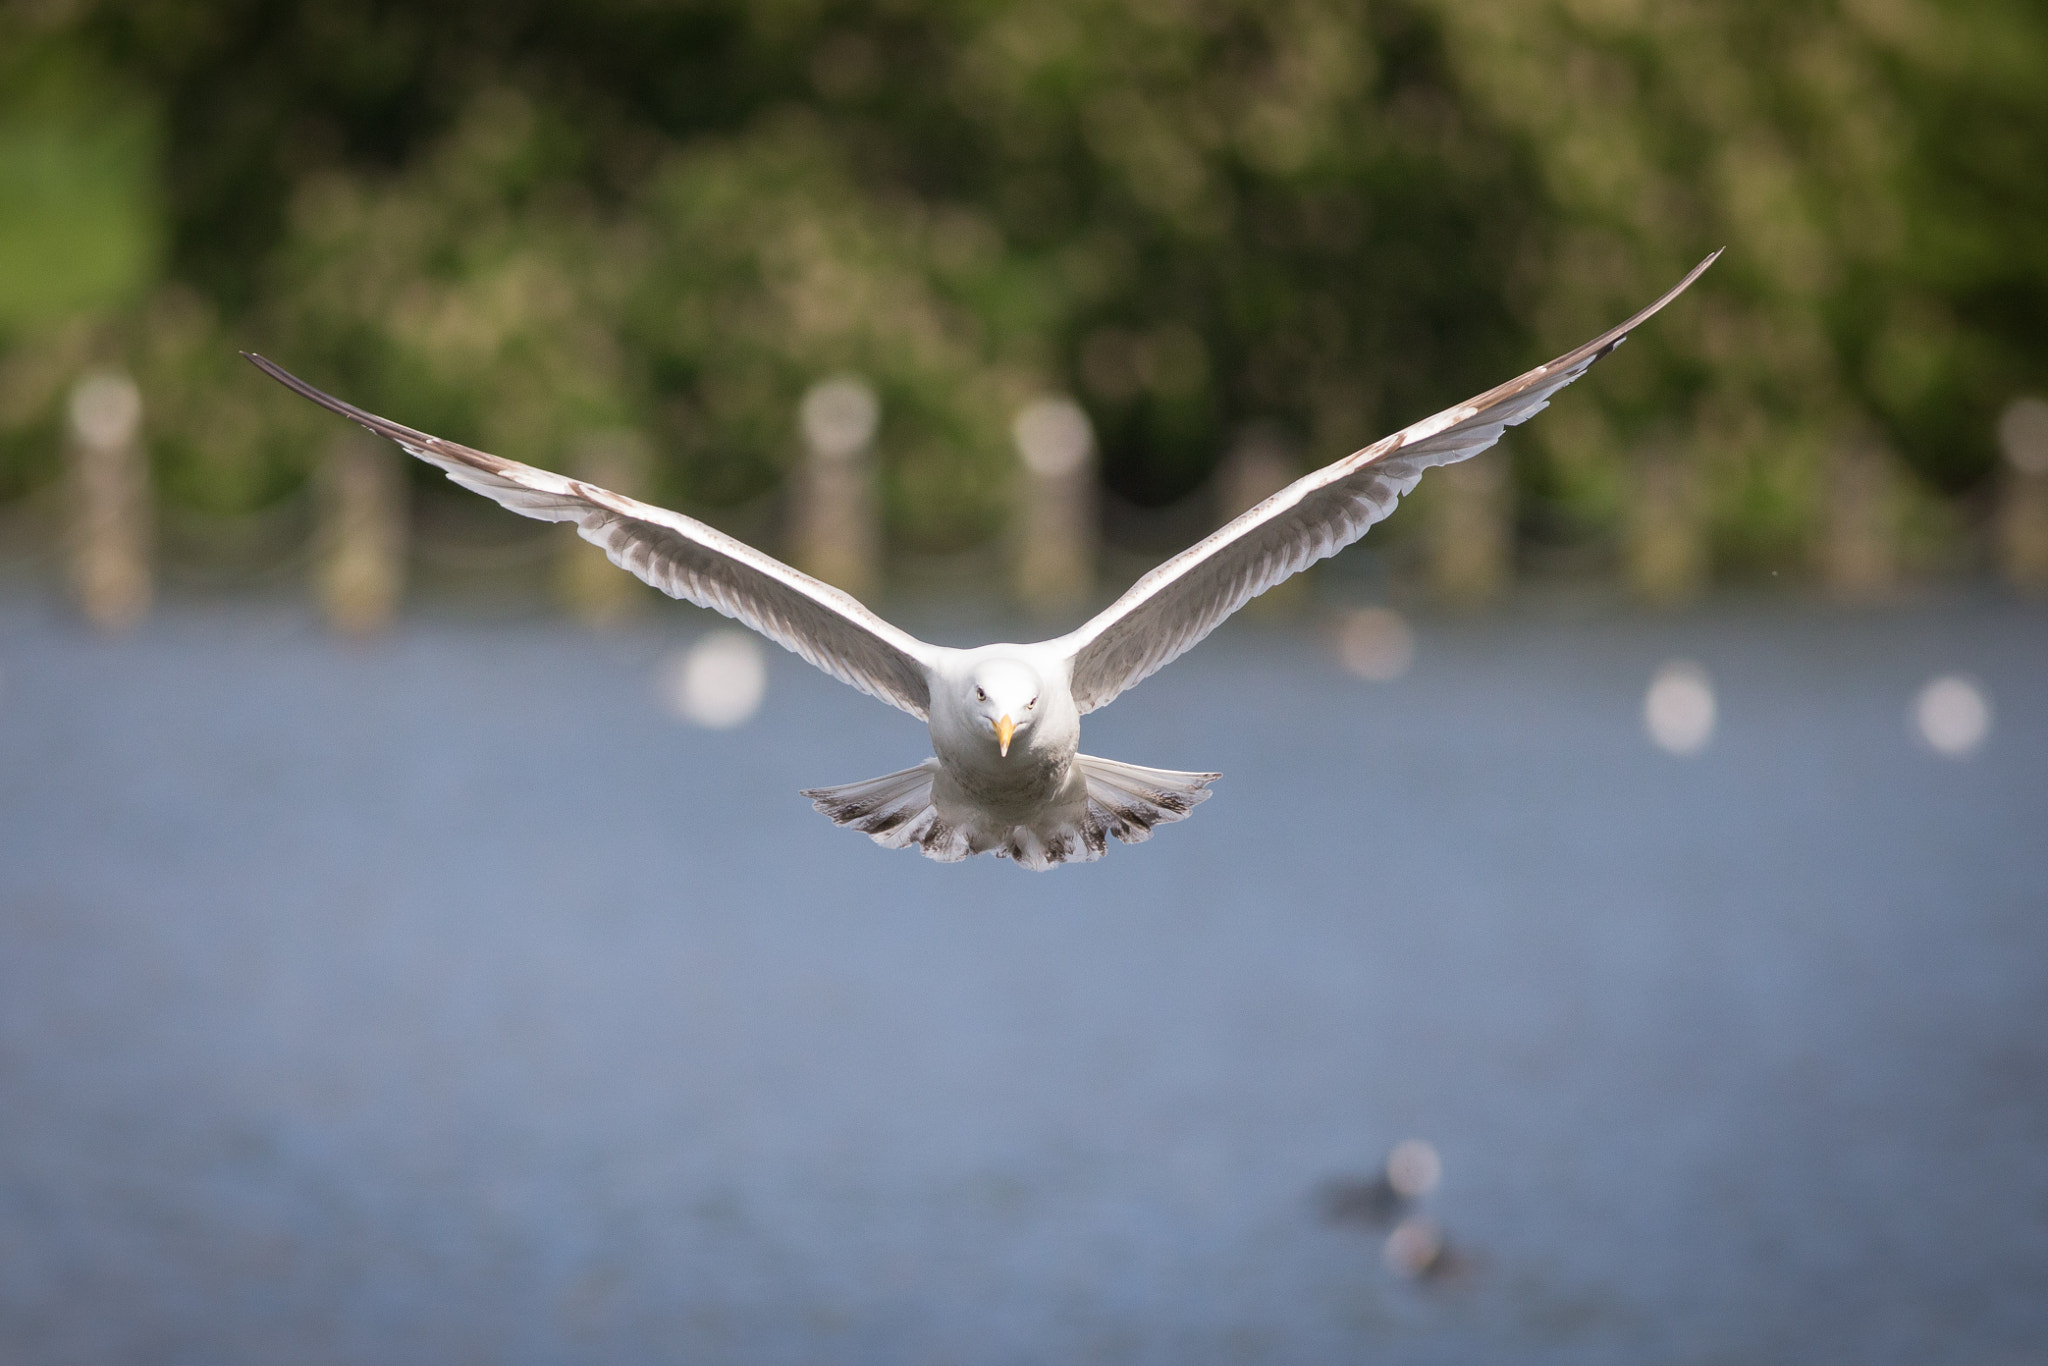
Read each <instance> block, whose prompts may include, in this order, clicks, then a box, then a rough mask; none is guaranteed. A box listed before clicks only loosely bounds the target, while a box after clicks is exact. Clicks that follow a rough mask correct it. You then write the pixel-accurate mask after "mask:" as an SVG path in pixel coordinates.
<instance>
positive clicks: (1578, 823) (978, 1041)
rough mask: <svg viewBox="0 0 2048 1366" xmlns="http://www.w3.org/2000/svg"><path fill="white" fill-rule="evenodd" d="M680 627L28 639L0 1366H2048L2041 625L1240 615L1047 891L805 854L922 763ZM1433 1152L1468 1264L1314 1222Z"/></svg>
mask: <svg viewBox="0 0 2048 1366" xmlns="http://www.w3.org/2000/svg"><path fill="white" fill-rule="evenodd" d="M913 624H914V623H913ZM705 626H706V619H705V618H703V617H702V616H700V615H699V614H696V613H694V612H689V611H683V610H677V609H671V610H669V611H668V612H666V613H665V614H662V615H658V616H655V617H652V618H650V619H647V620H645V621H644V622H643V623H642V624H641V625H639V626H637V627H635V628H634V629H632V630H630V631H627V632H625V633H623V634H619V635H610V636H593V635H590V634H586V633H584V632H581V631H579V630H577V629H575V628H573V627H570V626H567V625H563V624H558V623H553V622H548V621H541V620H532V621H523V620H499V621H474V620H463V619H459V618H454V617H447V616H438V617H437V616H435V615H433V614H431V613H429V614H427V615H425V616H423V617H419V618H415V619H413V620H410V621H408V622H407V623H406V624H405V625H404V626H403V627H402V628H401V629H400V630H398V631H397V632H396V633H395V634H394V635H393V636H391V637H390V638H388V639H385V640H382V641H379V642H376V643H373V644H369V645H362V646H352V645H349V644H345V643H338V642H336V641H333V640H331V639H329V638H328V637H326V636H325V635H323V634H322V633H320V631H319V630H318V629H317V628H316V627H315V626H314V625H313V624H312V622H311V621H310V619H309V618H308V617H306V616H305V615H304V614H302V613H299V612H297V611H294V610H288V609H285V608H277V607H256V606H246V605H245V606H240V607H227V606H215V607H208V606H193V605H186V606H177V607H173V608H171V609H168V610H166V611H164V612H161V613H159V615H158V616H157V617H155V618H154V619H152V620H151V621H150V622H149V623H148V624H146V625H145V626H144V627H143V628H142V629H141V630H140V631H139V632H138V633H136V634H135V635H133V636H131V637H128V638H125V639H121V640H117V641H108V640H102V639H99V638H95V637H93V636H90V635H89V634H87V633H85V632H84V631H83V630H82V629H80V628H78V627H75V626H73V625H71V624H69V623H68V622H67V621H66V620H65V619H64V618H63V617H62V616H61V615H59V614H57V613H55V612H54V611H52V610H51V609H49V608H47V607H46V606H43V605H41V604H39V603H38V602H35V601H32V600H30V599H28V598H26V597H23V596H21V595H19V594H17V595H16V596H15V597H13V598H10V599H0V1359H4V1360H5V1361H7V1362H10V1363H43V1362H110V1361H148V1362H166V1363H182V1362H192V1363H201V1362H204V1363H242V1362H248V1363H257V1362H277V1361H292V1362H350V1363H388V1362H422V1363H426V1362H433V1363H443V1362H450V1361H505V1362H519V1363H524V1362H534V1363H543V1362H546V1363H553V1362H618V1361H632V1362H658V1361H677V1362H706V1361H719V1362H819V1361H834V1362H841V1361H843V1362H875V1363H925V1362H930V1363H940V1362H965V1361H972V1362H1020V1363H1021V1362H1051V1361H1058V1362H1078V1361H1134V1362H1157V1363H1202V1362H1224V1361H1273V1362H1323V1361H1361V1360H1371V1361H1375V1362H1421V1361H1446V1362H1450V1361H1455V1362H1469V1361H1478V1360H1487V1361H1533V1362H1551V1361H1554V1362H1573V1363H1579V1362H1603V1363H1604V1362H1614V1363H1624V1362H1627V1363H1633V1362H1642V1361H1683V1362H1690V1361H1701V1362H1707V1361H1737V1360H1741V1361H1766V1360H1768V1361H1794V1360H1796V1361H1800V1362H1803V1363H1812V1362H1845V1363H1846V1362H1857V1363H1869V1362H1901V1363H1904V1362H1913V1363H1926V1362H1950V1361H1956V1362H1962V1361H1968V1362H1998V1363H2005V1362H2021V1361H2043V1360H2048V613H2043V612H2041V611H2040V610H2039V609H2027V608H2022V607H2019V606H2014V605H2009V604H2002V603H1999V602H1995V601H1990V600H1978V599H1959V600H1948V601H1940V602H1931V603H1925V604H1921V605H1918V606H1911V607H1902V608H1895V609H1888V610H1884V611H1878V612H1869V613H1847V612H1840V611H1833V610H1827V609H1822V608H1818V607H1801V606H1786V605H1773V604H1750V605H1727V604H1723V605H1717V606H1714V607H1710V608H1706V609H1701V610H1699V611H1696V612H1692V613H1687V614H1681V615H1677V616H1672V617H1659V618H1646V617H1631V616H1625V615H1614V614H1611V613H1602V612H1594V611H1581V610H1576V609H1572V608H1569V607H1567V606H1558V605H1551V606H1545V605H1543V604H1530V605H1524V606H1522V607H1520V608H1517V609H1516V610H1514V611H1512V612H1509V613H1508V614H1506V615H1504V616H1502V617H1499V618H1495V619H1490V620H1486V621H1481V622H1467V623H1458V622H1445V621H1435V622H1431V621H1424V622H1422V623H1421V625H1420V627H1419V637H1420V651H1419V654H1418V658H1417V662H1416V665H1415V667H1414V669H1413V671H1412V672H1411V673H1409V674H1408V676H1407V677H1405V678H1403V679H1401V680H1400V681H1398V682H1395V683H1391V684H1367V683H1363V682H1359V681H1356V680H1353V679H1351V678H1350V677H1348V676H1347V675H1345V674H1344V673H1343V672H1342V671H1341V670H1340V669H1339V667H1338V666H1337V664H1336V662H1335V660H1334V657H1333V656H1332V654H1331V653H1330V651H1329V649H1328V647H1327V644H1326V642H1325V641H1324V640H1323V639H1322V638H1321V637H1320V636H1319V635H1317V634H1316V633H1315V632H1313V631H1311V630H1308V629H1306V628H1302V627H1284V626H1261V625H1259V624H1256V623H1251V624H1245V625H1241V626H1234V627H1232V628H1230V629H1228V630H1226V631H1225V632H1224V633H1222V634H1220V635H1219V636H1218V637H1216V638H1215V639H1214V640H1212V641H1211V642H1210V643H1209V644H1207V645H1206V646H1204V647H1203V648H1202V649H1201V650H1200V651H1198V652H1197V653H1195V654H1194V655H1192V656H1190V657H1189V658H1187V659H1186V660H1183V661H1182V662H1181V663H1179V664H1177V665H1175V666H1174V667H1173V668H1171V669H1169V670H1167V671H1166V672H1164V673H1162V674H1161V675H1159V676H1158V677H1157V678H1155V679H1153V680H1151V681H1150V682H1148V683H1146V684H1145V685H1144V686H1143V687H1142V688H1141V689H1139V690H1138V691H1136V692H1134V693H1131V694H1129V695H1127V696H1126V697H1125V698H1124V699H1123V700H1122V701H1120V702H1119V703H1118V704H1117V705H1116V706H1114V707H1112V708H1111V709H1109V710H1107V711H1105V712H1102V713H1099V714H1097V715H1096V716H1094V717H1091V718H1089V720H1088V722H1087V735H1086V739H1085V741H1084V743H1085V745H1086V747H1087V748H1088V749H1089V750H1090V751H1091V752H1094V753H1099V754H1104V755H1107V756H1110V757H1113V758H1119V759H1126V760H1130V761H1133V762H1137V763H1143V764H1151V765H1158V766H1163V767H1169V768H1202V769H1208V768H1214V769H1220V770H1222V771H1223V772H1224V774H1225V775H1226V776H1225V778H1224V780H1223V782H1222V783H1221V784H1220V785H1219V790H1218V794H1217V796H1216V798H1215V799H1214V800H1213V801H1211V802H1210V803H1209V804H1207V805H1206V806H1204V807H1202V808H1201V810H1200V811H1199V812H1197V813H1196V814H1195V816H1194V817H1193V819H1192V820H1190V821H1189V822H1188V823H1186V824H1184V825H1179V826H1174V827H1170V828H1166V829H1164V830H1162V831H1161V832H1160V834H1159V835H1158V837H1157V838H1156V839H1154V840H1153V841H1152V842H1151V843H1149V844H1146V845H1143V846H1139V847H1135V848H1127V847H1121V846H1112V849H1111V852H1110V854H1109V857H1108V858H1107V859H1106V860H1105V861H1104V862H1102V863H1099V864H1095V865H1091V866H1085V867H1069V868H1065V869H1061V870H1058V871H1056V872H1053V873H1049V874H1043V875H1033V874H1029V873H1026V872H1023V871H1021V870H1019V869H1016V868H1014V867H1012V866H1010V865H1008V864H1002V863H996V862H994V861H992V860H980V861H977V862H974V863H970V864H965V865H956V866H950V867H948V866H940V865H936V864H931V863H927V862H925V861H923V860H921V859H919V858H917V857H915V856H914V855H912V854H908V853H903V852H893V851H887V850H882V849H878V848H876V847H874V846H872V845H871V844H869V843H868V842H867V841H866V840H864V839H862V838H860V837H859V836H856V835H853V834H850V833H848V832H846V831H842V830H837V829H834V828H833V827H831V826H830V825H829V824H828V823H826V822H825V821H824V820H823V819H822V818H821V817H819V816H817V815H816V814H814V813H813V812H812V811H811V810H810V808H809V807H808V805H807V804H806V803H805V802H803V801H802V800H801V799H799V798H798V797H797V796H796V795H795V792H796V789H798V788H800V787H805V786H810V785H814V784H818V783H830V782H843V781H848V780H851V779H855V778H861V777H867V776H871V775H873V774H877V773H881V772H884V771H887V770H889V769H894V768H899V767H903V766H905V765H907V764H909V763H911V762H914V761H915V760H917V759H918V758H920V757H921V756H922V755H923V754H924V753H925V752H926V751H925V749H924V747H923V746H924V736H923V732H922V729H921V728H920V727H919V726H918V725H917V724H916V723H914V722H912V721H910V720H909V719H908V718H905V717H903V716H901V715H899V714H897V713H894V712H892V711H889V710H887V709H885V708H882V707H880V706H878V705H877V704H875V703H873V702H871V701H869V700H867V699H865V698H862V697H860V696H859V695H857V694H855V693H853V692H852V691H850V690H848V689H845V688H843V687H840V686H838V685H837V684H834V683H832V682H831V681H829V680H827V679H825V678H823V677H822V676H820V675H817V674H814V673H812V672H810V671H809V670H807V669H806V668H805V667H804V666H803V665H801V664H800V663H798V662H797V661H795V660H794V659H792V658H789V657H787V656H783V655H781V654H780V653H779V652H777V653H776V656H775V658H774V661H773V663H772V666H771V675H770V680H771V681H770V689H769V694H768V699H767V702H766V705H765V707H764V709H763V711H762V713H761V714H760V715H759V717H758V718H757V719H756V720H754V721H753V722H752V723H751V724H749V725H747V726H745V727H743V728H741V729H739V730H736V731H732V732H726V733H717V732H709V731H703V730H698V729H693V728H689V727H687V726H685V725H683V724H681V723H680V722H677V721H675V720H673V719H672V718H671V717H670V716H669V715H667V714H666V713H665V712H664V710H663V709H662V707H661V706H660V705H659V704H658V702H657V700H656V698H655V695H654V690H653V683H652V680H653V678H654V676H655V674H656V672H657V666H658V662H659V661H660V660H661V658H662V657H663V656H664V655H665V654H666V653H667V652H668V651H670V650H671V649H673V648H674V647H675V645H676V644H677V643H678V642H679V641H684V640H687V639H688V638H689V637H690V636H691V635H692V634H693V633H696V632H698V631H701V630H703V629H705ZM1676 656H1684V657H1690V658H1694V659H1697V660H1699V661H1700V662H1702V663H1703V664H1704V665H1705V666H1706V667H1707V669H1708V670H1709V671H1710V672H1711V674H1712V676H1713V678H1714V680H1715V684H1716V687H1717V691H1718V695H1719V701H1720V714H1721V724H1720V730H1719V732H1718V734H1717V736H1716V738H1715V740H1714V742H1713V743H1712V745H1711V746H1710V747H1709V748H1708V749H1707V750H1706V752H1705V753H1704V754H1702V755H1701V756H1699V757H1697V758H1693V759H1678V758H1674V757H1672V756H1669V755H1667V754H1664V753H1662V752H1661V751H1659V750H1657V749H1655V748H1654V747H1653V746H1651V745H1650V744H1649V743H1648V742H1647V741H1646V740H1645V738H1644V736H1643V733H1642V728H1641V722H1640V715H1641V700H1642V695H1643V690H1644V688H1645V686H1646V685H1647V683H1648V681H1649V679H1650V677H1651V676H1652V674H1653V673H1654V671H1655V670H1656V668H1657V667H1658V666H1659V665H1660V664H1661V663H1663V662H1664V661H1666V660H1667V659H1670V658H1672V657H1676ZM1948 671H1959V672H1963V673H1967V674H1969V675H1972V676H1974V677H1975V678H1977V679H1978V680H1980V681H1981V683H1982V684H1983V685H1984V686H1985V688H1986V690H1987V691H1988V693H1989V694H1990V696H1991V697H1992V699H1993V701H1994V703H1995V706H1996V709H1997V712H1996V716H1997V719H1996V726H1995V729H1994V731H1993V734H1992V736H1991V739H1990V741H1989V742H1988V744H1987V745H1986V746H1985V748H1984V749H1983V751H1982V752H1980V753H1978V754H1977V755H1975V756H1974V757H1972V758H1970V759H1967V760H1964V761H1954V760H1948V759H1943V758H1940V757H1938V756H1936V755H1934V754H1932V753H1931V752H1929V751H1928V750H1927V749H1926V748H1925V747H1924V746H1923V745H1921V744H1919V743H1918V742H1917V741H1916V740H1915V738H1914V735H1913V733H1912V731H1911V729H1910V726H1909V723H1908V709H1909V707H1910V705H1911V702H1912V699H1913V696H1914V694H1915V693H1916V691H1917V690H1918V689H1919V687H1920V686H1921V685H1922V684H1923V683H1924V682H1926V681H1927V679H1928V678H1930V677H1932V676H1933V675H1934V674H1936V673H1940V672H1948ZM1409 1136H1420V1137H1423V1138H1426V1139H1428V1140H1429V1141H1431V1142H1432V1143H1434V1144H1435V1145H1436V1146H1437V1148H1438V1150H1439V1151H1440V1152H1441V1153H1442V1155H1443V1160H1444V1179H1443V1183H1442V1185H1441V1187H1440V1188H1439V1189H1438V1190H1437V1191H1436V1192H1435V1194H1434V1195H1432V1196H1431V1197H1430V1198H1429V1200H1428V1202H1427V1208H1428V1212H1429V1213H1430V1214H1431V1215H1432V1216H1433V1217H1434V1218H1436V1219H1437V1220H1439V1221H1440V1222H1441V1224H1442V1225H1443V1227H1444V1228H1445V1229H1446V1230H1447V1231H1448V1235H1449V1237H1450V1239H1451V1241H1452V1245H1453V1246H1454V1248H1455V1249H1456V1251H1457V1255H1458V1259H1459V1265H1460V1266H1461V1267H1462V1271H1461V1273H1460V1274H1459V1275H1457V1276H1455V1277H1451V1278H1448V1279H1445V1280H1442V1281H1438V1282H1431V1283H1421V1284H1418V1283H1411V1282H1408V1281H1404V1280H1402V1279H1400V1278H1399V1277H1397V1276H1396V1275H1394V1274H1393V1273H1391V1272H1390V1271H1388V1270H1387V1269H1386V1268H1385V1267H1384V1266H1383V1265H1382V1263H1381V1260H1380V1240H1381V1237H1382V1236H1383V1235H1382V1233H1381V1232H1380V1231H1377V1230H1374V1229H1371V1228H1367V1227H1363V1226H1358V1225H1347V1224H1333V1223H1331V1222H1329V1221H1328V1220H1327V1219H1325V1218H1324V1217H1323V1215H1322V1213H1321V1212H1320V1206H1319V1204H1318V1198H1317V1191H1318V1190H1319V1189H1320V1188H1321V1187H1322V1185H1323V1183H1325V1182H1326V1181H1329V1180H1330V1179H1332V1178H1341V1177H1356V1176H1363V1175H1367V1174H1369V1173H1370V1172H1371V1171H1372V1170H1373V1169H1374V1168H1375V1166H1376V1164H1377V1163H1378V1162H1379V1160H1380V1159H1381V1157H1382V1156H1383V1155H1384V1153H1385V1152H1386V1150H1387V1148H1388V1147H1389V1146H1390V1145H1391V1144H1392V1143H1394V1142H1395V1141H1397V1140H1399V1139H1402V1138H1406V1137H1409ZM2030 1354H2031V1355H2030Z"/></svg>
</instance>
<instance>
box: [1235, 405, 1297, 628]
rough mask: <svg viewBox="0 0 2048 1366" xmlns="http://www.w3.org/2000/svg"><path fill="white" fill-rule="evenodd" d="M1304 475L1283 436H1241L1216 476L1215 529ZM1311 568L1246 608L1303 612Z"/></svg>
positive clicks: (1261, 429) (1248, 431) (1264, 432)
mask: <svg viewBox="0 0 2048 1366" xmlns="http://www.w3.org/2000/svg"><path fill="white" fill-rule="evenodd" d="M1300 474H1301V470H1300V468H1299V466H1298V464H1297V462H1296V460H1295V457H1294V452H1293V450H1292V449H1291V447H1290V445H1289V443H1288V440H1287V437H1286V435H1285V433H1283V432H1282V431H1280V430H1279V429H1278V428H1276V427H1273V426H1271V425H1269V424H1266V423H1254V424H1252V425H1251V426H1249V427H1247V428H1245V430H1244V431H1243V432H1242V433H1240V434H1239V436H1238V439H1237V444H1235V445H1234V446H1232V447H1231V448H1230V454H1228V455H1227V456H1225V457H1224V458H1223V465H1222V467H1221V468H1220V469H1218V470H1217V471H1216V525H1218V526H1222V525H1224V524H1225V523H1226V522H1229V521H1230V520H1231V519H1232V518H1234V517H1237V516H1239V515H1240V514H1242V513H1245V512H1249V511H1251V510H1252V509H1253V508H1255V507H1257V506H1258V505H1259V504H1260V503H1262V502H1264V501H1265V500H1266V499H1268V498H1270V497H1272V496H1273V495H1274V494H1276V493H1278V492H1279V491H1280V490H1281V489H1284V488H1286V487H1287V486H1288V485H1289V484H1291V483H1293V482H1294V481H1295V479H1296V478H1298V477H1299V476H1300ZM1314 572H1315V571H1314V569H1313V568H1311V569H1309V570H1307V571H1305V572H1303V573H1300V574H1296V575H1294V576H1293V577H1292V578H1289V579H1285V580H1282V581H1281V582H1280V583H1277V584H1275V585H1274V586H1273V587H1271V588H1269V589H1267V590H1266V591H1265V592H1264V593H1262V594H1260V595H1259V596H1258V597H1256V598H1254V599H1252V601H1251V602H1249V603H1247V604H1246V605H1245V608H1244V610H1245V611H1247V612H1254V613H1258V614H1260V615H1264V616H1286V615H1290V614H1292V613H1295V612H1299V611H1300V610H1301V608H1302V606H1303V605H1304V604H1305V603H1306V602H1307V601H1308V596H1309V591H1310V579H1309V575H1310V574H1313V573H1314Z"/></svg>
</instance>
